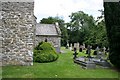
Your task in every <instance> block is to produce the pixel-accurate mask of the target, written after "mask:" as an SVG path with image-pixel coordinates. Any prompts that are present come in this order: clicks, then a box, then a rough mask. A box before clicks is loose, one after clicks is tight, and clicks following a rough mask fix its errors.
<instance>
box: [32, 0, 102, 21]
mask: <svg viewBox="0 0 120 80" xmlns="http://www.w3.org/2000/svg"><path fill="white" fill-rule="evenodd" d="M34 1H35V7H34V14H35V16H36V17H37V22H39V21H40V20H41V19H42V18H47V17H49V16H52V17H55V16H60V17H61V18H63V19H64V20H65V22H69V21H70V19H69V17H68V16H69V15H70V14H71V13H72V12H77V11H83V12H85V13H87V14H89V15H93V17H97V16H100V12H99V11H98V10H100V9H103V0H34Z"/></svg>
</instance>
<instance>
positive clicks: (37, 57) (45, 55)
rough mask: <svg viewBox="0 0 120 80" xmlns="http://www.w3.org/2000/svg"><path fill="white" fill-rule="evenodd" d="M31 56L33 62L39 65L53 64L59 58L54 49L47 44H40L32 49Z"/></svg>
mask: <svg viewBox="0 0 120 80" xmlns="http://www.w3.org/2000/svg"><path fill="white" fill-rule="evenodd" d="M33 56H34V57H33V60H34V62H39V63H45V62H53V61H56V60H57V59H58V57H59V56H58V54H57V52H56V51H55V49H54V47H53V46H52V45H51V44H50V43H48V42H40V43H39V44H38V45H37V46H36V47H35V48H34V55H33Z"/></svg>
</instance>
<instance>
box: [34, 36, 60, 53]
mask: <svg viewBox="0 0 120 80" xmlns="http://www.w3.org/2000/svg"><path fill="white" fill-rule="evenodd" d="M45 39H47V41H48V42H50V43H51V44H52V45H53V46H54V47H55V48H56V51H57V52H60V47H61V44H60V43H61V42H60V41H61V38H60V37H58V36H49V37H48V36H36V38H35V41H36V42H35V45H38V43H39V42H41V41H45Z"/></svg>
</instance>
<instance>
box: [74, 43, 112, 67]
mask: <svg viewBox="0 0 120 80" xmlns="http://www.w3.org/2000/svg"><path fill="white" fill-rule="evenodd" d="M95 51H96V54H95V55H96V56H95V57H92V56H91V55H90V54H91V46H90V45H89V46H88V47H87V51H86V53H87V54H88V56H87V57H77V55H78V53H77V49H76V48H74V54H73V55H74V57H73V59H74V62H75V63H78V64H80V65H82V67H85V68H95V67H96V65H100V66H102V67H104V68H108V67H111V65H110V63H109V62H108V60H107V58H106V55H105V53H106V52H104V50H103V49H99V48H98V47H97V49H96V50H95Z"/></svg>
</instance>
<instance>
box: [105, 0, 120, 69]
mask: <svg viewBox="0 0 120 80" xmlns="http://www.w3.org/2000/svg"><path fill="white" fill-rule="evenodd" d="M104 14H105V23H106V29H107V36H108V41H109V47H110V56H109V58H110V61H111V63H113V64H114V65H115V66H116V67H117V68H118V69H119V68H120V40H119V39H120V4H119V2H116V3H107V2H105V3H104Z"/></svg>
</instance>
